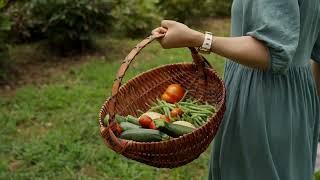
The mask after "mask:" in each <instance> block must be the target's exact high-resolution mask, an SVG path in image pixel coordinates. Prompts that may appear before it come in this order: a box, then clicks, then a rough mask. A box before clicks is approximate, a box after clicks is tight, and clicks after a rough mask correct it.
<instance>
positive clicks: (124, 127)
mask: <svg viewBox="0 0 320 180" xmlns="http://www.w3.org/2000/svg"><path fill="white" fill-rule="evenodd" d="M120 127H121V128H122V130H123V131H126V130H129V129H137V128H141V127H140V126H138V125H135V124H132V123H129V122H121V123H120Z"/></svg>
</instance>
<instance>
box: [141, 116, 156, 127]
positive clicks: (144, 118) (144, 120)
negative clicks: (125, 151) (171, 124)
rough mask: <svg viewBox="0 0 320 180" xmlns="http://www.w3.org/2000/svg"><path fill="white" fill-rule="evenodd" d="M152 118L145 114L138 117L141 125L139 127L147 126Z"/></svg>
mask: <svg viewBox="0 0 320 180" xmlns="http://www.w3.org/2000/svg"><path fill="white" fill-rule="evenodd" d="M152 122H153V121H152V119H151V118H150V117H149V116H147V115H142V116H141V117H140V118H139V124H140V125H141V127H143V128H149V126H150V124H151V123H152Z"/></svg>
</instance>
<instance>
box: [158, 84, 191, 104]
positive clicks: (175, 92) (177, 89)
mask: <svg viewBox="0 0 320 180" xmlns="http://www.w3.org/2000/svg"><path fill="white" fill-rule="evenodd" d="M184 94H185V90H184V89H183V87H181V86H180V85H179V84H171V85H170V86H168V88H167V89H166V91H165V92H164V93H163V95H162V96H161V98H162V100H165V101H166V102H169V103H176V102H179V101H180V100H181V99H182V98H183V96H184Z"/></svg>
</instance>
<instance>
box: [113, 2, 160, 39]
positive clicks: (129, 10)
mask: <svg viewBox="0 0 320 180" xmlns="http://www.w3.org/2000/svg"><path fill="white" fill-rule="evenodd" d="M115 2H116V3H115V7H114V9H113V10H112V16H113V17H114V19H115V21H114V24H113V25H114V26H115V30H116V31H118V32H120V33H122V34H125V35H126V36H129V37H139V36H147V35H148V34H150V32H151V30H152V28H154V27H155V26H156V25H158V24H159V22H160V17H159V15H158V14H157V12H156V11H155V9H156V7H155V4H154V1H153V0H130V1H128V0H115ZM157 23H158V24H157Z"/></svg>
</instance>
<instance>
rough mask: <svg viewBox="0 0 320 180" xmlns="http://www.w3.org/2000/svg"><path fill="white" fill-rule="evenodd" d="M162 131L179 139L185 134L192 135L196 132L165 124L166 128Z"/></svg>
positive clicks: (183, 127) (185, 127)
mask: <svg viewBox="0 0 320 180" xmlns="http://www.w3.org/2000/svg"><path fill="white" fill-rule="evenodd" d="M162 130H163V132H164V133H166V134H168V135H169V136H171V137H179V136H182V135H184V134H188V133H191V132H192V131H194V130H195V128H191V127H187V126H182V125H179V124H171V123H167V122H165V126H164V127H163V128H162Z"/></svg>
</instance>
